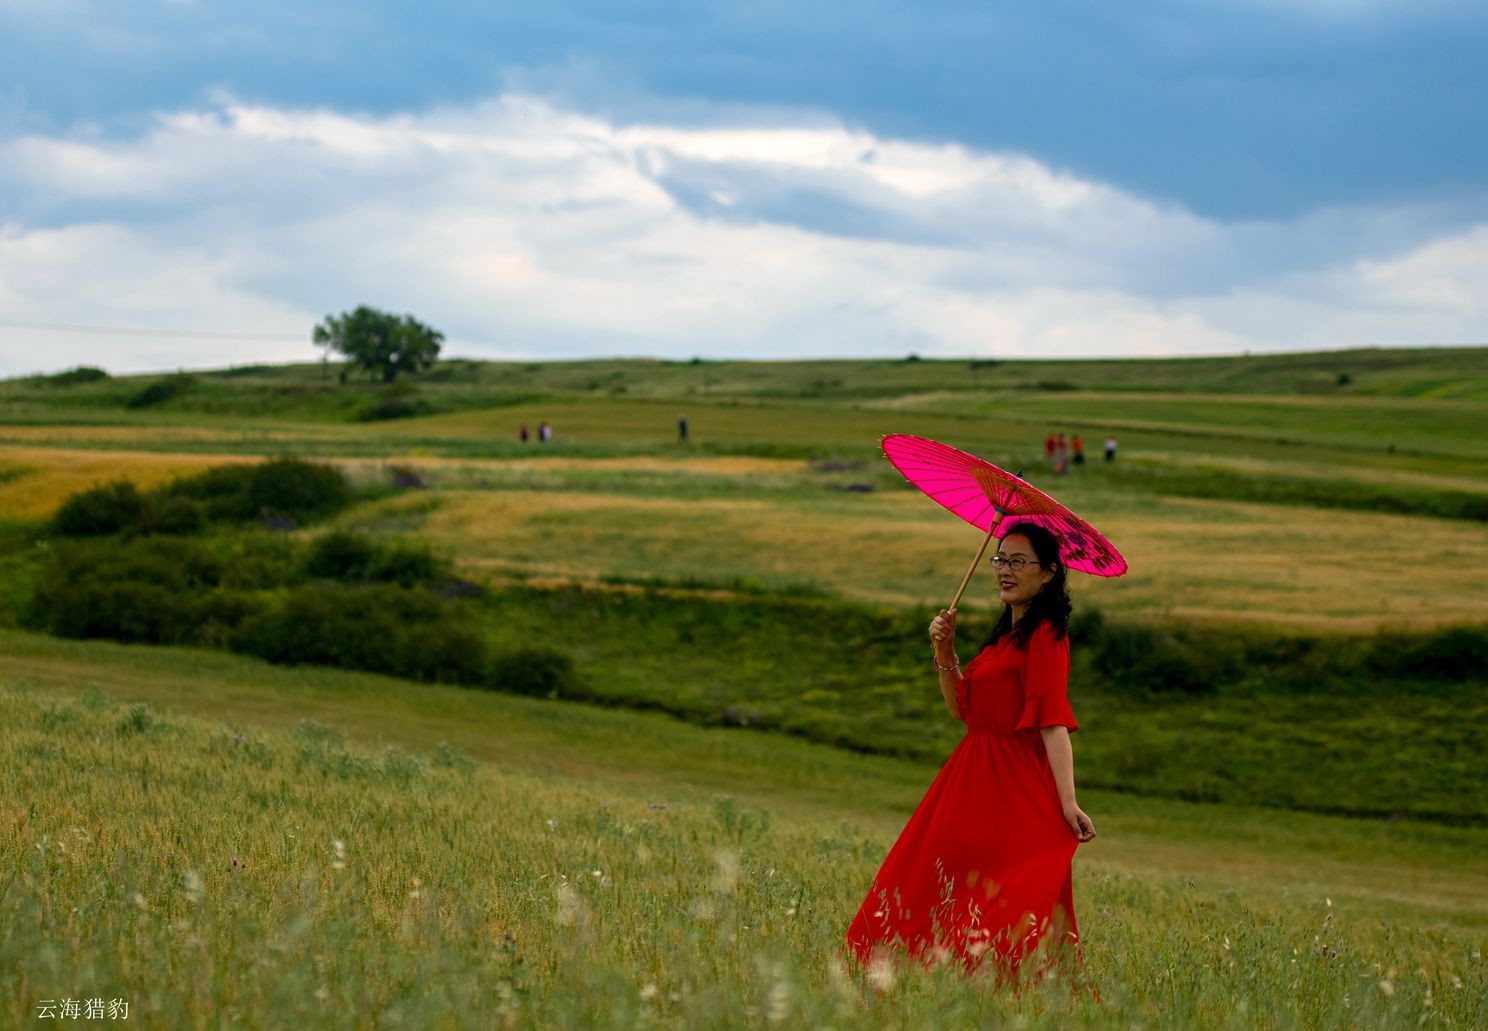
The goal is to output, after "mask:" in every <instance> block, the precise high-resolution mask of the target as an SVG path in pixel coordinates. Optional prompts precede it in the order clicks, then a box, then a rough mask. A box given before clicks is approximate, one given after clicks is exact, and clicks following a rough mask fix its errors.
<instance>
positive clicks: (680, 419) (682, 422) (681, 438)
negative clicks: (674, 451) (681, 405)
mask: <svg viewBox="0 0 1488 1031" xmlns="http://www.w3.org/2000/svg"><path fill="white" fill-rule="evenodd" d="M677 443H679V444H686V443H687V416H685V415H679V416H677Z"/></svg>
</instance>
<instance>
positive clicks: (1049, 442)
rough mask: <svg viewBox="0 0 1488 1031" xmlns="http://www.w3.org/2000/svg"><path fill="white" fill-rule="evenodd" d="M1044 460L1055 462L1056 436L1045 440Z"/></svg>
mask: <svg viewBox="0 0 1488 1031" xmlns="http://www.w3.org/2000/svg"><path fill="white" fill-rule="evenodd" d="M1044 458H1046V459H1048V460H1049V461H1050V462H1052V461H1054V434H1052V433H1051V434H1049V435H1048V436H1047V437H1045V438H1044Z"/></svg>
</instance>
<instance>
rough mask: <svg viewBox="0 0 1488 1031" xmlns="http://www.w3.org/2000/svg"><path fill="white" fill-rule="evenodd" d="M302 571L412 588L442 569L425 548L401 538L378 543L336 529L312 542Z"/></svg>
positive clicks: (423, 582)
mask: <svg viewBox="0 0 1488 1031" xmlns="http://www.w3.org/2000/svg"><path fill="white" fill-rule="evenodd" d="M305 572H306V573H307V574H308V575H310V576H313V577H320V578H322V579H326V580H344V581H348V582H353V583H355V582H362V583H368V582H371V583H395V584H400V585H401V586H404V587H413V586H416V585H418V584H431V583H433V582H434V581H435V580H436V579H437V578H438V577H439V575H440V574H441V573H442V572H443V569H442V566H441V563H440V562H439V560H438V559H436V558H435V557H434V554H433V552H431V551H430V550H429V549H428V548H425V547H421V546H419V545H416V544H405V543H402V542H401V541H395V542H393V543H389V544H378V543H376V542H374V541H371V540H368V539H367V538H366V537H363V536H361V535H360V534H355V533H350V532H348V531H345V530H336V531H334V532H332V533H328V534H326V535H325V536H323V537H321V538H320V539H319V540H317V541H316V542H315V543H314V544H313V545H311V548H310V554H309V555H308V556H307V558H306V560H305Z"/></svg>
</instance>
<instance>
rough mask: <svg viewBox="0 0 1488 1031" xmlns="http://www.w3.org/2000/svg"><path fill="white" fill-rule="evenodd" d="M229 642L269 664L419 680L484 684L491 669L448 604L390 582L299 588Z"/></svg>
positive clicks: (480, 644) (482, 649) (481, 645)
mask: <svg viewBox="0 0 1488 1031" xmlns="http://www.w3.org/2000/svg"><path fill="white" fill-rule="evenodd" d="M231 647H232V648H233V649H234V650H236V651H242V652H246V653H248V654H250V655H257V656H258V657H259V658H262V659H267V660H268V661H270V662H276V663H282V664H298V663H317V664H323V665H330V666H340V667H342V668H345V669H361V670H368V671H370V672H375V673H387V674H390V675H392V676H400V677H408V678H411V679H414V680H441V681H447V682H450V683H478V682H480V680H481V678H482V677H483V675H484V672H485V655H486V652H485V644H484V642H483V641H482V640H481V639H480V638H479V637H478V636H477V635H476V634H475V633H474V632H473V631H472V630H470V629H469V628H468V627H467V626H466V625H465V624H464V623H463V622H462V621H461V620H460V619H459V617H458V615H457V614H456V613H455V611H454V610H452V609H451V608H450V607H449V605H448V604H447V603H442V602H440V601H439V600H438V599H436V598H434V597H432V596H431V595H429V594H428V593H426V592H424V591H418V590H410V589H408V588H404V587H395V586H392V585H389V584H379V585H375V586H371V587H358V588H346V587H340V586H336V585H331V584H326V583H320V584H309V585H306V586H303V587H299V588H296V589H294V590H292V591H290V592H289V594H288V595H286V596H285V597H284V598H283V599H282V600H281V601H280V602H279V604H277V605H275V606H273V607H272V608H270V609H267V610H265V611H264V612H261V613H259V614H258V615H256V616H253V617H251V618H249V619H248V620H246V621H245V622H244V623H243V625H242V626H241V628H240V629H239V631H238V633H236V634H235V635H234V636H233V638H232V641H231Z"/></svg>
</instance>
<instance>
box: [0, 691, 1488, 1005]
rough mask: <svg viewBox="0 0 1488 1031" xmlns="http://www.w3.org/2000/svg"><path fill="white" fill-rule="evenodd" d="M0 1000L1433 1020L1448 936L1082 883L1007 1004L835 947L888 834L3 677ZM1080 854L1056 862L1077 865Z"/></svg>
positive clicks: (1476, 965) (1363, 914) (1331, 915)
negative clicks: (868, 962)
mask: <svg viewBox="0 0 1488 1031" xmlns="http://www.w3.org/2000/svg"><path fill="white" fill-rule="evenodd" d="M0 715H3V719H0V727H3V729H0V762H3V763H4V764H5V767H6V768H7V769H10V770H14V771H16V775H15V776H13V777H11V778H9V779H7V781H6V782H5V785H4V788H3V789H0V800H3V804H4V807H5V811H6V815H7V819H6V820H5V821H4V822H3V823H0V846H3V847H0V857H3V865H0V999H3V1001H0V1012H4V1013H5V1015H6V1016H7V1017H8V1018H9V1020H10V1021H12V1022H14V1023H15V1024H16V1025H18V1026H28V1025H29V1024H30V1023H32V1022H33V1021H34V1020H35V1019H36V1015H37V1012H38V1006H39V1005H40V1004H42V1003H43V1002H45V1001H47V1000H61V999H64V998H74V999H80V998H90V997H95V996H96V997H99V998H103V999H108V1000H112V999H121V1000H124V1001H126V1002H128V1003H129V1006H130V1016H129V1019H130V1020H134V1021H138V1022H140V1023H142V1024H144V1025H145V1026H171V1027H208V1026H214V1027H215V1026H219V1025H220V1024H222V1023H232V1024H237V1025H242V1026H249V1027H285V1026H292V1025H294V1024H297V1023H300V1024H303V1023H310V1024H313V1025H315V1026H325V1027H365V1026H388V1027H430V1026H435V1027H490V1026H507V1027H634V1026H637V1025H639V1024H643V1023H645V1024H654V1025H658V1026H677V1027H697V1026H708V1027H757V1026H761V1025H771V1024H778V1025H783V1026H834V1027H847V1026H864V1025H868V1026H903V1027H926V1028H936V1027H964V1026H968V1025H983V1024H989V1023H991V1024H1001V1023H1008V1022H1013V1023H1017V1024H1020V1025H1022V1026H1040V1027H1043V1026H1048V1027H1069V1026H1090V1027H1109V1026H1112V1025H1129V1026H1163V1027H1168V1026H1171V1027H1195V1026H1203V1027H1254V1026H1268V1027H1286V1028H1289V1027H1317V1026H1340V1027H1363V1026H1369V1027H1415V1026H1419V1025H1420V1024H1422V1023H1438V1024H1440V1025H1441V1026H1447V1027H1474V1026H1482V1024H1483V1023H1484V1021H1485V1020H1488V971H1485V966H1484V963H1483V959H1482V955H1481V937H1480V936H1479V934H1478V933H1477V932H1476V931H1470V930H1467V929H1463V928H1458V927H1453V926H1439V927H1430V928H1428V927H1424V926H1407V925H1402V924H1396V923H1394V922H1382V921H1381V920H1380V919H1379V914H1380V912H1382V911H1378V910H1374V909H1372V908H1371V907H1370V906H1368V905H1367V904H1366V905H1363V906H1358V907H1357V908H1356V906H1355V904H1353V903H1350V904H1344V903H1342V902H1340V903H1339V904H1338V905H1334V904H1333V903H1332V901H1331V900H1330V899H1329V898H1327V897H1317V896H1315V895H1313V894H1311V893H1308V894H1305V895H1302V896H1297V897H1285V896H1277V895H1275V894H1274V893H1272V892H1269V891H1261V890H1256V889H1255V888H1254V887H1253V886H1247V885H1245V884H1244V883H1243V882H1242V883H1241V884H1239V885H1238V886H1237V887H1236V888H1234V889H1233V890H1223V891H1213V890H1209V889H1205V888H1201V887H1197V886H1195V885H1193V884H1192V883H1191V882H1186V881H1185V880H1184V879H1182V878H1178V877H1172V876H1168V875H1164V874H1161V873H1157V872H1153V873H1148V874H1137V875H1120V874H1111V873H1105V874H1096V875H1094V876H1092V875H1090V874H1088V873H1083V872H1082V873H1081V875H1080V877H1079V880H1078V884H1077V889H1076V890H1077V895H1076V899H1077V902H1076V904H1077V907H1078V910H1079V915H1080V919H1081V923H1082V929H1083V931H1084V935H1085V941H1086V945H1085V951H1086V965H1085V969H1084V976H1086V977H1088V978H1089V979H1090V981H1091V982H1093V984H1094V985H1095V986H1096V987H1097V988H1098V990H1099V993H1100V998H1101V1001H1100V1002H1096V1001H1094V999H1093V997H1092V996H1091V995H1090V994H1089V993H1088V992H1086V991H1083V990H1079V989H1072V988H1071V987H1070V986H1069V985H1067V984H1066V983H1064V982H1062V981H1051V982H1046V983H1044V984H1043V985H1042V986H1040V987H1037V988H1034V989H1030V990H1028V991H1025V992H1023V993H1021V994H1019V993H1009V992H1007V991H1000V990H998V988H997V987H996V984H995V982H994V981H993V980H991V979H988V978H966V977H964V976H963V975H961V974H959V973H958V972H956V971H954V970H951V969H946V968H937V969H930V970H921V969H918V968H913V967H903V966H881V967H877V968H873V969H870V970H868V971H861V970H857V969H855V968H853V967H852V966H850V965H847V964H845V963H844V962H843V961H842V959H841V957H840V955H839V948H838V946H839V942H840V936H841V933H842V930H843V928H844V927H845V926H846V922H847V920H848V919H849V917H850V916H851V913H852V911H853V910H854V909H855V908H856V906H857V904H858V902H860V901H861V895H862V893H863V891H864V886H865V885H866V883H867V881H868V879H869V878H870V877H871V875H872V871H873V869H874V868H875V867H876V864H877V862H878V860H879V859H880V858H881V856H882V853H883V849H884V846H885V844H886V842H884V841H883V840H882V839H879V838H874V837H869V836H865V835H864V834H863V833H862V832H861V831H859V830H857V829H855V828H854V827H853V826H851V825H846V824H843V825H835V826H832V825H822V824H821V823H820V822H817V821H814V820H811V819H809V818H808V819H802V818H801V817H800V816H798V815H797V814H795V813H793V812H783V813H775V812H772V811H768V810H759V809H754V808H751V807H750V806H748V805H741V804H740V803H739V802H738V801H736V800H734V799H732V798H730V797H729V796H719V797H717V798H714V799H712V800H702V799H699V800H692V799H687V798H682V799H679V798H677V797H674V796H662V797H658V796H657V795H655V794H653V793H652V791H651V790H650V789H641V790H637V789H636V788H635V787H633V786H631V785H629V784H627V783H626V782H623V781H611V782H607V783H597V782H593V781H584V780H576V779H571V778H569V777H564V776H551V775H550V776H547V777H541V776H540V777H533V776H530V775H527V774H524V773H520V772H513V771H508V772H503V771H502V770H500V769H499V768H496V767H489V766H484V765H479V764H476V763H473V762H472V761H470V760H468V759H465V758H464V757H462V756H461V755H460V754H459V753H458V752H456V751H454V750H452V749H450V748H448V747H441V748H436V749H435V750H433V751H432V752H427V753H411V752H406V751H403V750H400V749H396V748H384V749H382V750H380V751H378V750H371V749H367V748H364V747H361V746H358V745H355V744H352V743H349V742H348V741H346V740H345V739H344V738H342V737H341V736H339V735H338V734H337V733H336V732H334V731H331V730H328V729H327V728H325V727H323V726H321V725H318V724H312V723H301V724H300V725H299V726H298V727H297V728H296V729H294V730H291V731H285V732H269V733H266V732H263V731H261V730H258V729H256V728H254V727H251V726H242V725H227V724H223V723H220V722H217V723H209V722H204V721H200V720H197V719H194V718H190V717H186V716H183V715H180V714H177V713H173V712H168V711H167V712H160V711H156V710H154V709H152V708H149V707H145V706H138V705H135V706H124V705H122V704H119V703H116V702H115V701H113V700H112V699H110V698H109V697H108V696H107V695H105V694H103V693H101V692H98V691H96V690H95V691H89V692H85V693H84V694H83V695H82V696H80V697H78V698H77V699H75V700H71V701H63V700H60V699H58V698H56V697H53V696H50V695H47V694H44V693H41V692H36V691H28V690H22V689H19V688H18V687H17V686H15V685H14V684H12V685H8V686H7V687H6V688H5V689H3V690H0ZM1079 867H1080V861H1079V860H1077V868H1079Z"/></svg>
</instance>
